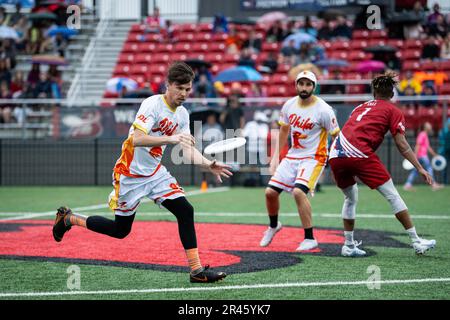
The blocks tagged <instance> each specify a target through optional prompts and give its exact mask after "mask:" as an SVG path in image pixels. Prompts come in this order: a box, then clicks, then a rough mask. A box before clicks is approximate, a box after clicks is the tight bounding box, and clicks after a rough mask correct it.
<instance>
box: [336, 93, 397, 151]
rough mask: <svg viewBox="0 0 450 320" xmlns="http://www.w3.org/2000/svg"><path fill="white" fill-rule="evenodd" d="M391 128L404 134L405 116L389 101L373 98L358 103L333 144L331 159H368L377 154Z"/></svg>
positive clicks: (394, 132) (391, 130)
mask: <svg viewBox="0 0 450 320" xmlns="http://www.w3.org/2000/svg"><path fill="white" fill-rule="evenodd" d="M388 131H390V132H391V134H392V135H393V136H395V135H396V134H397V133H401V134H404V133H405V117H404V116H403V113H402V112H401V111H400V110H399V109H398V108H397V107H396V106H395V105H394V104H392V103H390V102H389V101H386V100H371V101H367V102H365V103H363V104H361V105H359V106H357V107H356V108H355V109H354V110H353V111H352V113H351V115H350V118H349V119H348V120H347V122H346V123H345V125H344V127H343V128H342V131H341V133H340V134H339V137H338V138H337V139H336V141H335V143H334V144H333V146H332V150H331V153H330V158H336V157H350V158H367V157H369V156H370V155H371V154H372V153H374V152H375V151H376V150H377V149H378V147H379V146H380V144H381V143H382V142H383V139H384V136H385V135H386V133H387V132H388Z"/></svg>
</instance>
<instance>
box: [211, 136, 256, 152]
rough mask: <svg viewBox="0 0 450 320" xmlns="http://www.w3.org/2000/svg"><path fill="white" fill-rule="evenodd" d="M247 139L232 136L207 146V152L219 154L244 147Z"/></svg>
mask: <svg viewBox="0 0 450 320" xmlns="http://www.w3.org/2000/svg"><path fill="white" fill-rule="evenodd" d="M246 142H247V141H246V140H245V138H231V139H226V140H221V141H217V142H215V143H213V144H210V145H209V146H207V147H206V148H205V151H203V153H205V154H217V153H222V152H227V151H230V150H234V149H237V148H239V147H242V146H243V145H244V144H245V143H246Z"/></svg>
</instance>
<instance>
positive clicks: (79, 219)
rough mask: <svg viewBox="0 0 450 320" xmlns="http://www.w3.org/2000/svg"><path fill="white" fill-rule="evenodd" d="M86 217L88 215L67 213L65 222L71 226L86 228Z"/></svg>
mask: <svg viewBox="0 0 450 320" xmlns="http://www.w3.org/2000/svg"><path fill="white" fill-rule="evenodd" d="M86 219H87V217H84V216H79V215H76V214H73V213H71V214H68V215H67V217H66V221H65V223H66V225H69V226H80V227H83V228H86Z"/></svg>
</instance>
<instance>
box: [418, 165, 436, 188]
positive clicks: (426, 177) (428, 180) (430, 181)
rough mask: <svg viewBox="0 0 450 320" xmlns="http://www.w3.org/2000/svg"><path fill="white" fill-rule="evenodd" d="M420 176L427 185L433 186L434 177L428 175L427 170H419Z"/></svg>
mask: <svg viewBox="0 0 450 320" xmlns="http://www.w3.org/2000/svg"><path fill="white" fill-rule="evenodd" d="M419 174H420V175H421V176H422V178H423V179H424V180H425V182H426V183H427V184H429V185H430V186H431V185H432V184H433V177H431V175H430V174H429V173H428V171H427V170H425V169H424V168H422V169H420V170H419Z"/></svg>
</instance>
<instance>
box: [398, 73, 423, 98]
mask: <svg viewBox="0 0 450 320" xmlns="http://www.w3.org/2000/svg"><path fill="white" fill-rule="evenodd" d="M407 88H411V89H412V90H413V92H414V94H421V93H422V85H421V84H420V82H419V81H417V79H415V78H414V76H413V73H412V72H411V71H410V70H408V71H406V73H405V78H404V79H402V80H401V81H400V83H399V85H398V89H399V92H400V94H403V93H404V92H405V90H406V89H407Z"/></svg>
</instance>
